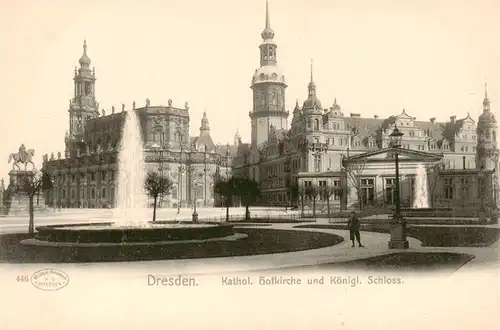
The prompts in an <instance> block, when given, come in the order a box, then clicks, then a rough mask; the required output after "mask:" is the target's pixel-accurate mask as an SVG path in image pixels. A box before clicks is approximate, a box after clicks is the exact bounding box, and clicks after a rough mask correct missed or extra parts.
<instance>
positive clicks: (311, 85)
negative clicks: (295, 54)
mask: <svg viewBox="0 0 500 330" xmlns="http://www.w3.org/2000/svg"><path fill="white" fill-rule="evenodd" d="M313 62H314V60H313V59H311V81H309V86H308V89H309V95H313V94H315V92H316V84H315V83H314V73H313V71H314V70H313Z"/></svg>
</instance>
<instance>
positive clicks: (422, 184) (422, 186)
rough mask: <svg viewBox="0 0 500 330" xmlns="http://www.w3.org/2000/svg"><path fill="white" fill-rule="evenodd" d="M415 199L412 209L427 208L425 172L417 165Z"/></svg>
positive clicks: (422, 167)
mask: <svg viewBox="0 0 500 330" xmlns="http://www.w3.org/2000/svg"><path fill="white" fill-rule="evenodd" d="M414 195H415V199H414V201H413V208H416V209H423V208H429V193H428V190H427V171H426V169H425V167H424V166H423V165H422V164H418V167H417V173H416V182H415V191H414Z"/></svg>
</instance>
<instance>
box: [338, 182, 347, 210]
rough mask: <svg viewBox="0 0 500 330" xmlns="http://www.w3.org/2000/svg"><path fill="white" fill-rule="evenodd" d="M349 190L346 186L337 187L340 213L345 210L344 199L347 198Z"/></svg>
mask: <svg viewBox="0 0 500 330" xmlns="http://www.w3.org/2000/svg"><path fill="white" fill-rule="evenodd" d="M347 193H348V190H347V187H346V186H345V185H342V186H340V187H337V190H336V194H337V195H338V196H339V199H340V212H342V210H343V205H344V198H345V197H346V196H347Z"/></svg>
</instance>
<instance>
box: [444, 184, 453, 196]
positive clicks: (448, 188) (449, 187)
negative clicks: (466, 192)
mask: <svg viewBox="0 0 500 330" xmlns="http://www.w3.org/2000/svg"><path fill="white" fill-rule="evenodd" d="M444 198H445V199H448V200H451V199H453V179H444Z"/></svg>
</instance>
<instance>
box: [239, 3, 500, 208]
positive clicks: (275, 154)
mask: <svg viewBox="0 0 500 330" xmlns="http://www.w3.org/2000/svg"><path fill="white" fill-rule="evenodd" d="M261 36H262V44H261V45H260V46H259V48H260V67H259V68H258V69H257V70H255V73H254V75H253V78H252V82H251V86H250V87H251V89H252V92H253V109H252V111H251V112H250V114H249V116H250V121H251V141H250V143H239V145H238V149H237V152H236V155H235V157H234V160H233V173H234V175H238V176H245V177H249V178H252V179H255V180H256V181H257V182H259V183H260V187H261V191H262V199H261V203H263V204H266V205H281V206H285V205H290V203H291V199H292V195H291V193H290V186H292V185H297V186H298V188H299V189H301V188H302V189H303V188H304V187H306V186H308V185H316V186H325V185H328V186H332V187H335V189H334V192H333V193H332V196H329V197H328V198H329V202H331V204H332V205H333V206H337V207H345V208H346V207H350V206H355V205H359V204H361V203H363V204H364V205H390V204H392V203H394V183H395V166H394V160H393V159H392V156H391V155H392V153H391V150H390V148H389V142H390V134H391V133H392V132H393V130H394V128H395V127H397V128H398V129H399V130H400V131H401V132H403V133H404V136H403V140H402V146H401V147H402V148H401V154H400V156H399V158H400V170H401V171H400V173H401V174H400V175H401V198H402V200H403V202H404V204H405V205H406V206H412V200H414V198H415V184H416V180H417V177H416V175H417V169H418V168H419V166H420V165H422V166H423V167H424V168H425V171H426V175H427V176H428V181H429V187H428V189H429V190H430V191H429V192H428V193H429V195H432V196H431V197H430V202H429V204H432V206H442V207H454V206H457V205H458V206H462V207H476V206H477V205H480V204H481V205H484V206H487V207H496V205H497V204H498V199H499V196H498V193H497V191H498V188H499V186H498V171H499V167H498V155H499V151H498V145H497V136H496V134H497V131H498V125H497V121H496V118H495V115H494V114H493V112H492V110H491V108H490V101H489V99H488V95H487V90H486V88H485V96H484V100H483V113H482V114H481V115H480V117H479V119H478V121H477V122H476V120H474V118H472V117H471V116H470V114H469V113H467V115H466V116H465V117H464V118H461V119H457V117H456V116H451V117H450V120H449V121H448V122H437V121H436V118H430V119H429V120H428V121H422V120H417V118H415V117H413V116H412V115H411V114H409V113H407V112H406V111H405V110H404V109H403V110H402V111H401V112H400V113H398V114H395V115H393V116H390V117H388V118H380V117H378V116H374V117H372V118H364V117H362V116H361V115H360V114H359V113H350V114H346V113H345V112H344V110H343V109H342V107H341V106H340V104H339V103H338V102H337V100H336V99H335V100H334V101H333V104H332V105H331V106H323V105H322V103H321V101H320V99H319V97H318V95H317V88H316V84H315V82H314V77H313V67H312V63H311V78H310V81H309V83H308V85H307V97H306V100H305V101H304V102H303V103H302V104H299V102H298V101H297V103H296V104H295V107H294V108H293V110H292V118H291V123H290V127H288V123H287V121H288V117H289V112H288V111H286V110H285V109H286V105H285V90H286V87H287V84H286V81H285V75H284V73H283V71H282V70H281V69H280V68H279V65H278V56H277V52H276V50H277V45H276V44H275V42H274V41H273V37H274V31H273V30H272V29H271V24H270V19H269V8H268V4H267V3H266V24H265V28H264V31H263V32H262V34H261ZM325 199H326V197H324V196H318V203H320V204H321V203H323V204H324V203H325ZM306 200H307V197H306ZM309 204H310V201H309Z"/></svg>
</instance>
